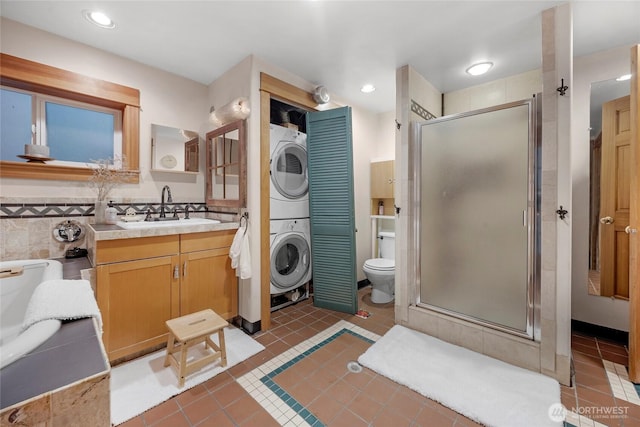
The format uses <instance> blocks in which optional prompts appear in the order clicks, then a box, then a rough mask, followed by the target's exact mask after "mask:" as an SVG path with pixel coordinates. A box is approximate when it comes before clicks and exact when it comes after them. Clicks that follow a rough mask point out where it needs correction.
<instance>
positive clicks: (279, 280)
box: [271, 233, 311, 291]
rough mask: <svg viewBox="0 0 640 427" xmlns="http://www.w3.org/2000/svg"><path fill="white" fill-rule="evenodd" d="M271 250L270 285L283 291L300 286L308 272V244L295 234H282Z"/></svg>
mask: <svg viewBox="0 0 640 427" xmlns="http://www.w3.org/2000/svg"><path fill="white" fill-rule="evenodd" d="M274 243H275V246H274V247H273V248H272V250H271V283H272V284H273V285H274V286H275V287H276V288H279V289H282V290H283V291H285V290H289V289H290V288H292V287H295V286H298V285H302V284H303V283H301V282H302V280H303V279H304V277H305V275H306V274H307V271H309V262H310V259H311V258H310V253H309V244H308V243H307V241H306V240H305V239H304V237H302V235H300V234H297V233H287V234H283V235H282V238H279V239H278V238H277V239H276V240H275V241H274Z"/></svg>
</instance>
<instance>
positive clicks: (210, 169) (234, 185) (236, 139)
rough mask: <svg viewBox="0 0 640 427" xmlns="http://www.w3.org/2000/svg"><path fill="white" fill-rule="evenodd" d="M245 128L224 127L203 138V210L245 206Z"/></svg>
mask: <svg viewBox="0 0 640 427" xmlns="http://www.w3.org/2000/svg"><path fill="white" fill-rule="evenodd" d="M245 128H246V125H245V121H244V120H237V121H235V122H232V123H229V124H227V125H224V126H222V127H220V128H218V129H215V130H213V131H211V132H208V133H207V135H206V145H207V150H206V151H207V152H206V155H207V161H206V180H207V183H206V198H205V199H206V203H207V207H214V208H215V207H224V208H244V207H246V205H247V154H246V129H245Z"/></svg>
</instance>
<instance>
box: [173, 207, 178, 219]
mask: <svg viewBox="0 0 640 427" xmlns="http://www.w3.org/2000/svg"><path fill="white" fill-rule="evenodd" d="M173 217H174V218H178V208H175V209H174V210H173Z"/></svg>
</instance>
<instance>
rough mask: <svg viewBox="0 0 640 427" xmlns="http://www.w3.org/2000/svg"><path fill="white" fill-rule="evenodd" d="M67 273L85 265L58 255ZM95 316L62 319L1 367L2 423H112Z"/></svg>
mask: <svg viewBox="0 0 640 427" xmlns="http://www.w3.org/2000/svg"><path fill="white" fill-rule="evenodd" d="M58 261H60V262H61V263H62V264H63V267H62V271H63V277H64V278H65V279H76V278H79V277H80V275H81V271H80V270H81V269H84V268H87V267H89V265H88V261H87V259H86V258H76V259H73V260H65V259H59V260H58ZM97 331H98V325H97V323H95V320H94V319H93V318H85V319H79V320H75V321H70V322H63V323H62V325H61V327H60V330H59V331H58V332H57V333H56V334H54V335H53V336H52V337H51V338H49V339H48V340H47V341H45V342H44V343H42V344H41V345H40V346H39V347H37V348H36V349H35V350H33V351H32V352H30V353H29V354H27V355H26V356H24V357H22V358H20V359H18V360H16V361H15V362H13V363H12V364H11V365H9V366H7V367H5V368H3V369H2V370H0V403H1V405H0V408H2V409H1V410H0V425H16V424H19V425H30V426H31V425H83V426H84V425H90V426H96V427H108V426H110V421H109V420H110V416H109V411H110V409H109V408H110V400H109V388H110V366H109V363H108V362H107V356H106V353H105V351H104V347H103V346H102V340H101V339H100V336H99V334H98V332H97Z"/></svg>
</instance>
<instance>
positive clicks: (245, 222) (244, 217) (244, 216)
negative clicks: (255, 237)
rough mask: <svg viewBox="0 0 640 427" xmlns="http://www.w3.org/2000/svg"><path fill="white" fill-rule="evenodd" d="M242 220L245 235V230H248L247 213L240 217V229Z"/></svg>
mask: <svg viewBox="0 0 640 427" xmlns="http://www.w3.org/2000/svg"><path fill="white" fill-rule="evenodd" d="M243 219H244V227H245V228H244V234H247V230H248V229H249V212H245V213H243V214H242V216H240V227H242V220H243ZM244 234H243V235H244Z"/></svg>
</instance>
